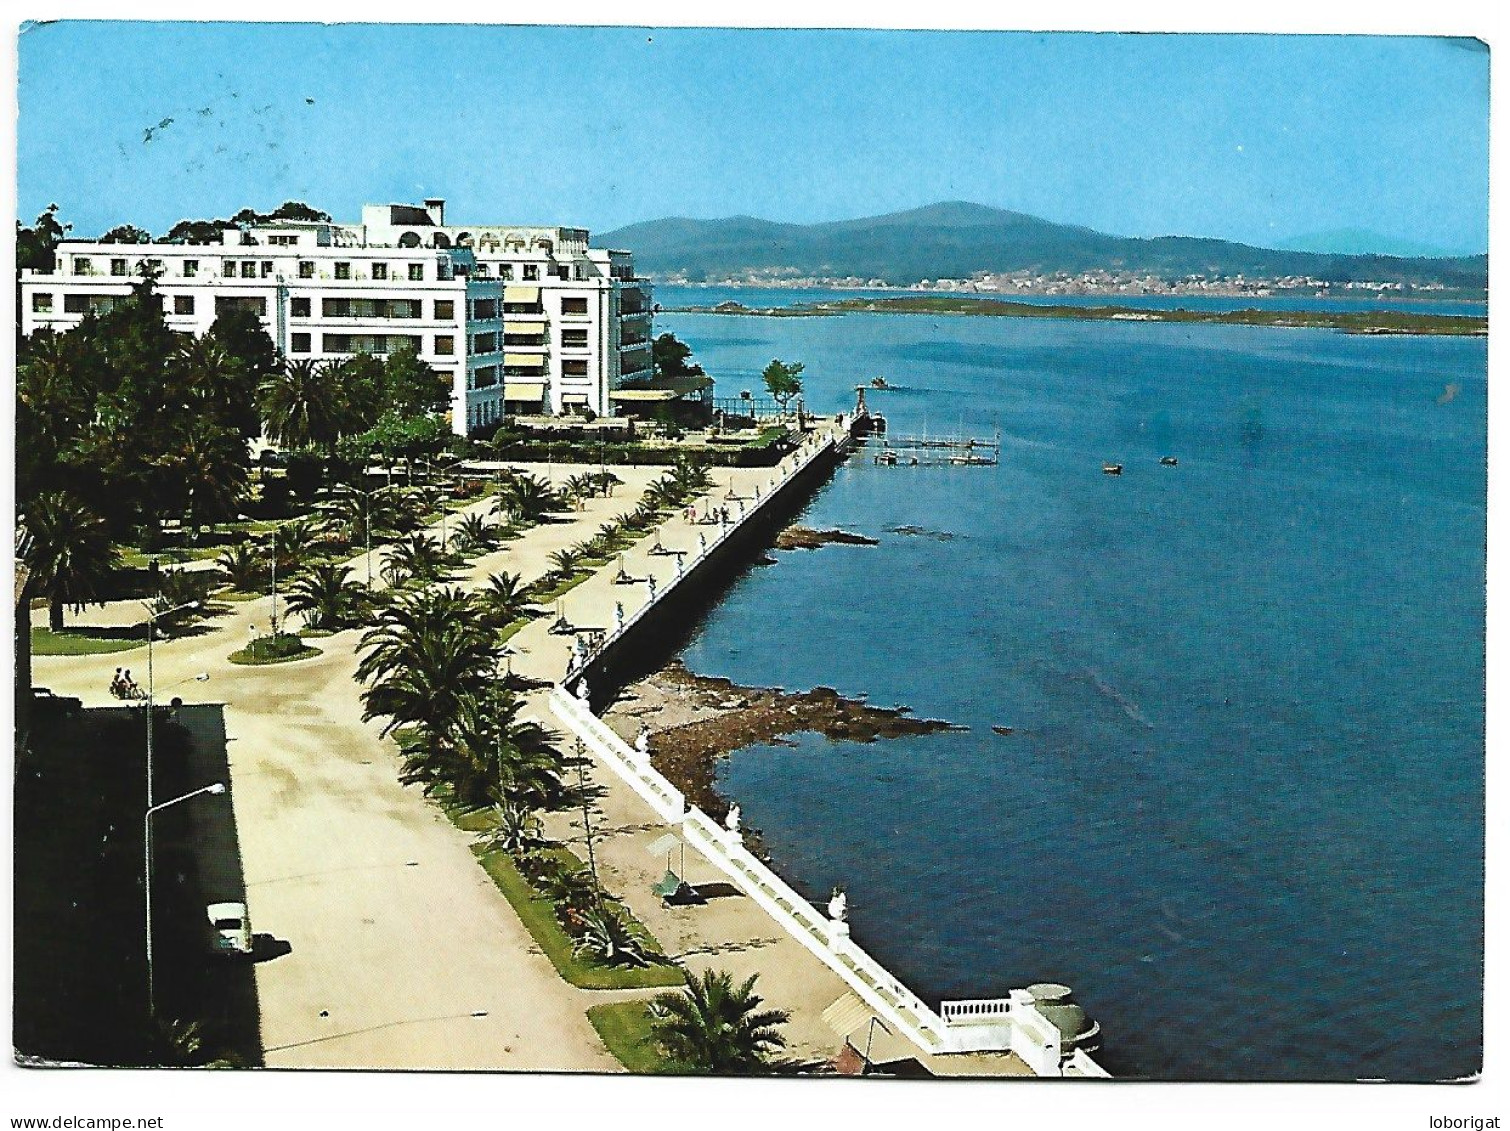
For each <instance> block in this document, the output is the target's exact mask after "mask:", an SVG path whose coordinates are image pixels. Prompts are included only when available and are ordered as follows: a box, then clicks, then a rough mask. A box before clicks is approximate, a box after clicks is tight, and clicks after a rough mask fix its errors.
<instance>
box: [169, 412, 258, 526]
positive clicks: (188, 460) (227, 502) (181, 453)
mask: <svg viewBox="0 0 1510 1131" xmlns="http://www.w3.org/2000/svg"><path fill="white" fill-rule="evenodd" d="M162 465H163V467H164V468H165V469H167V470H169V471H170V472H171V473H172V475H173V477H174V479H175V480H176V481H178V482H179V483H181V484H182V489H183V495H182V496H181V498H182V501H183V509H184V518H185V519H187V520H188V521H187V525H188V527H189V532H190V537H191V538H192V537H194V536H195V535H196V534H197V533H198V531H199V528H200V527H201V526H203V525H206V524H208V523H211V522H214V521H216V520H218V519H223V518H228V517H231V516H232V515H234V514H235V513H236V508H237V506H238V504H239V503H240V501H241V499H242V498H243V497H244V496H245V495H246V492H247V482H248V475H247V460H246V441H245V440H243V439H242V438H241V436H239V435H238V434H237V433H236V432H235V431H234V430H233V429H230V428H226V427H223V426H221V425H218V424H216V423H215V422H214V421H213V420H212V419H211V418H209V417H202V418H197V419H196V420H195V421H194V422H193V423H192V424H191V425H190V427H189V429H188V431H187V432H186V433H185V434H184V435H183V436H182V437H180V438H179V440H178V442H177V444H176V446H175V447H174V449H173V450H172V451H170V452H167V453H165V455H164V456H163V458H162Z"/></svg>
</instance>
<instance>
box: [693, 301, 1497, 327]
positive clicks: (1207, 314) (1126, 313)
mask: <svg viewBox="0 0 1510 1131" xmlns="http://www.w3.org/2000/svg"><path fill="white" fill-rule="evenodd" d="M666 313H669V314H718V315H724V316H726V317H741V316H742V317H753V318H834V317H839V316H842V315H845V314H928V315H935V316H937V315H946V316H954V317H976V318H981V317H984V318H1058V319H1068V320H1071V321H1084V322H1176V323H1187V324H1188V323H1205V324H1216V325H1237V326H1272V327H1277V328H1285V329H1313V330H1340V331H1342V332H1343V333H1347V334H1360V335H1448V336H1457V337H1486V336H1487V335H1488V332H1489V320H1488V317H1487V315H1482V316H1481V315H1464V314H1422V313H1416V312H1408V311H1398V310H1362V311H1329V310H1293V309H1288V310H1286V309H1274V310H1267V309H1261V308H1257V307H1250V308H1246V309H1243V310H1189V309H1185V308H1171V309H1165V308H1157V307H1134V306H1118V305H1115V304H1111V305H1106V306H1075V305H1069V304H1053V303H1026V302H1013V301H1010V300H1005V299H993V298H966V297H955V296H950V297H941V296H929V297H921V296H917V295H914V296H910V297H898V298H847V299H833V300H827V301H822V302H809V303H797V304H794V305H792V306H775V307H749V306H745V305H744V304H743V303H739V302H732V301H731V302H721V303H718V304H717V305H714V306H681V307H667V308H666Z"/></svg>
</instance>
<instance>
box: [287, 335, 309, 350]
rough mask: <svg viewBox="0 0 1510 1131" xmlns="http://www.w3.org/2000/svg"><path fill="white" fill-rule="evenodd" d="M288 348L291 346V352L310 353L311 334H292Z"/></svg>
mask: <svg viewBox="0 0 1510 1131" xmlns="http://www.w3.org/2000/svg"><path fill="white" fill-rule="evenodd" d="M288 348H289V352H291V353H308V352H309V335H308V334H293V335H291V336H290V338H289V347H288Z"/></svg>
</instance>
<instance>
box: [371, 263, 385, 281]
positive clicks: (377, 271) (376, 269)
mask: <svg viewBox="0 0 1510 1131" xmlns="http://www.w3.org/2000/svg"><path fill="white" fill-rule="evenodd" d="M372 277H373V278H374V279H379V280H381V279H386V278H387V277H388V264H386V263H374V264H373V265H372Z"/></svg>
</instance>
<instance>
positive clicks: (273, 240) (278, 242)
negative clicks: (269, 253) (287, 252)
mask: <svg viewBox="0 0 1510 1131" xmlns="http://www.w3.org/2000/svg"><path fill="white" fill-rule="evenodd" d="M267 242H268V243H270V244H272V245H273V246H274V247H293V246H294V245H295V244H296V243H298V242H299V237H298V236H270V237H268V241H267Z"/></svg>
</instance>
